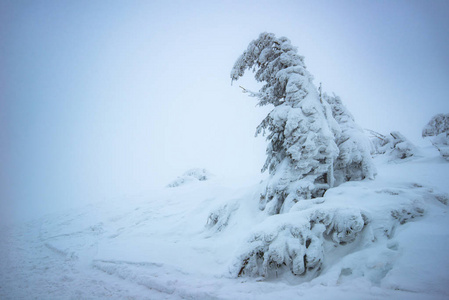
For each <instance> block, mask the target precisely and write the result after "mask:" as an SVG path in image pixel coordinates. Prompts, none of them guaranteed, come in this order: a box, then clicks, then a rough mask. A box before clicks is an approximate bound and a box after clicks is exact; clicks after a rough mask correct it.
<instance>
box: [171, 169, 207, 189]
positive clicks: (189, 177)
mask: <svg viewBox="0 0 449 300" xmlns="http://www.w3.org/2000/svg"><path fill="white" fill-rule="evenodd" d="M211 177H213V175H212V174H211V173H210V172H209V171H207V170H206V169H200V168H195V169H190V170H188V171H186V172H185V173H184V174H182V175H181V176H178V178H176V179H175V180H173V181H172V182H170V183H169V184H168V185H167V187H177V186H181V185H184V184H189V183H192V182H197V181H206V180H209V179H210V178H211Z"/></svg>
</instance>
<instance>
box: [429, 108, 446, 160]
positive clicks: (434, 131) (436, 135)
mask: <svg viewBox="0 0 449 300" xmlns="http://www.w3.org/2000/svg"><path fill="white" fill-rule="evenodd" d="M422 136H423V138H425V137H428V139H429V140H430V142H431V143H432V145H434V146H435V147H436V148H437V149H438V151H439V152H440V154H441V156H442V157H443V158H445V159H446V160H449V114H438V115H436V116H434V117H433V118H432V119H431V120H430V121H429V123H428V124H427V125H426V126H425V127H424V129H423V131H422Z"/></svg>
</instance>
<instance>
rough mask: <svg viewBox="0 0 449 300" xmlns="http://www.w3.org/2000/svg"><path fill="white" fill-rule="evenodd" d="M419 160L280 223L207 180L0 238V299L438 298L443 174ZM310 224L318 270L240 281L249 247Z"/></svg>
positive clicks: (423, 153)
mask: <svg viewBox="0 0 449 300" xmlns="http://www.w3.org/2000/svg"><path fill="white" fill-rule="evenodd" d="M419 150H420V153H419V156H417V157H413V158H412V159H407V160H405V161H389V160H388V159H385V157H382V156H380V157H378V158H377V159H376V160H375V163H376V167H377V169H378V176H377V177H376V179H375V180H364V181H359V182H346V183H344V184H342V185H340V186H338V187H336V188H332V189H329V190H328V191H327V192H326V194H325V195H324V197H323V198H316V199H312V200H304V201H302V202H300V203H298V204H297V205H296V206H295V207H293V209H292V210H293V212H291V213H289V214H287V215H285V214H284V215H282V216H280V215H274V216H268V215H267V214H266V212H264V211H261V210H259V209H258V204H259V195H260V192H261V190H260V189H261V187H260V185H258V184H255V185H254V186H250V187H247V188H240V189H235V188H231V187H229V186H228V185H225V184H223V183H222V182H221V181H220V179H218V178H216V177H212V178H211V179H210V180H207V181H200V180H191V181H188V182H185V184H183V185H179V186H177V187H176V188H164V189H161V190H158V191H152V192H149V193H146V194H144V195H140V196H135V197H128V198H126V199H116V200H110V201H104V202H100V203H97V204H95V205H90V206H87V207H82V208H80V209H78V210H76V211H68V212H64V213H60V214H55V215H51V216H46V217H44V218H41V219H38V220H35V221H33V222H29V223H26V224H22V225H17V226H13V227H8V228H2V231H1V238H2V246H0V251H1V253H0V257H1V260H0V268H1V274H0V299H295V298H304V299H331V298H332V299H447V298H448V297H449V276H448V275H449V274H448V272H449V271H448V270H449V256H448V255H447V253H448V251H449V218H448V206H447V202H448V197H447V193H448V192H449V184H448V178H449V164H448V163H447V161H445V160H444V159H443V158H441V156H440V155H439V154H438V152H437V150H436V149H435V148H433V147H432V146H431V145H428V146H426V147H421V148H420V149H419ZM348 214H349V215H354V218H352V220H353V223H351V224H348V223H345V224H341V223H339V220H340V219H339V216H340V215H346V216H347V215H348ZM317 215H320V216H321V217H320V218H321V220H323V221H322V228H321V229H319V227H316V228H318V229H316V230H321V233H320V234H323V235H325V236H326V239H325V242H324V243H323V244H320V245H319V246H320V247H315V248H314V249H312V248H313V247H312V246H310V245H314V242H313V241H312V240H311V242H308V245H307V246H306V247H304V249H303V250H304V251H305V253H309V259H310V256H311V255H314V254H315V255H317V256H319V258H320V261H321V265H320V270H319V272H317V273H314V274H308V275H305V276H294V275H292V273H289V272H285V273H282V274H279V275H278V276H277V274H268V275H269V276H268V275H267V274H263V271H261V270H252V271H253V272H256V273H254V274H255V275H256V276H255V277H248V276H239V275H242V272H241V271H242V270H243V269H244V268H243V266H242V265H239V262H240V261H241V259H240V258H241V257H243V256H245V255H246V256H248V257H250V256H251V255H252V254H254V252H251V251H252V249H254V244H255V243H257V245H258V247H259V249H260V247H266V249H267V251H268V249H271V250H273V248H275V250H276V249H277V250H279V249H281V248H282V247H285V245H284V246H282V245H280V246H279V245H278V246H276V247H277V248H276V247H275V246H273V245H275V244H276V241H277V240H281V238H288V236H289V235H292V234H293V232H295V228H297V227H300V226H309V225H307V224H310V220H311V218H312V217H314V218H315V219H317V218H318V217H317ZM270 230H271V231H272V234H271V235H270V234H269V232H270ZM267 232H268V234H267ZM259 233H262V234H259ZM306 244H307V243H306ZM316 245H318V244H315V246H316ZM270 247H271V248H270ZM271 250H270V251H271ZM286 251H287V250H286ZM287 252H288V251H287ZM279 253H281V252H279ZM317 253H318V254H317ZM255 259H257V258H255ZM285 267H286V268H287V267H288V266H285ZM249 271H250V270H249V269H248V272H249ZM257 272H259V273H260V274H259V276H258V273H257ZM254 274H253V275H254ZM261 275H266V276H261Z"/></svg>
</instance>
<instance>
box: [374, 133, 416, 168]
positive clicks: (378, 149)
mask: <svg viewBox="0 0 449 300" xmlns="http://www.w3.org/2000/svg"><path fill="white" fill-rule="evenodd" d="M368 131H369V132H370V133H371V135H372V139H371V141H372V144H373V146H374V149H373V151H372V152H373V153H372V154H373V155H387V156H389V161H395V160H402V159H408V158H410V157H413V156H416V155H417V154H418V149H417V148H416V146H415V145H413V143H412V142H410V141H409V140H408V139H407V138H406V137H405V136H404V135H403V134H402V133H400V132H398V131H392V132H390V136H385V135H383V134H380V133H378V132H375V131H373V130H368Z"/></svg>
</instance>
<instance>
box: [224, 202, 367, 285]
mask: <svg viewBox="0 0 449 300" xmlns="http://www.w3.org/2000/svg"><path fill="white" fill-rule="evenodd" d="M292 210H294V209H292ZM367 223H368V218H367V217H366V216H365V215H364V214H363V213H362V212H361V211H360V210H357V209H329V208H327V209H317V208H314V209H308V210H305V211H294V212H290V213H288V214H284V215H275V216H271V217H269V218H267V219H266V220H265V221H264V222H263V223H262V224H260V226H259V228H258V229H256V230H255V231H254V232H253V233H252V234H251V237H250V238H249V240H248V243H247V245H246V248H245V249H244V250H243V251H242V253H241V254H240V255H239V256H238V257H237V259H236V261H235V262H234V264H233V265H232V267H231V270H230V271H231V274H232V275H233V276H236V277H240V276H253V277H255V276H263V277H266V278H271V277H277V276H279V275H281V274H282V273H283V272H285V271H288V272H291V273H292V274H294V275H306V274H307V276H310V277H313V276H314V275H316V274H317V273H319V271H320V269H321V266H322V263H323V259H324V255H325V245H324V244H325V243H332V244H334V245H340V244H341V245H344V244H346V243H351V242H353V241H354V240H355V239H356V238H357V236H358V235H359V233H360V232H361V231H362V230H363V228H364V227H365V225H366V224H367Z"/></svg>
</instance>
